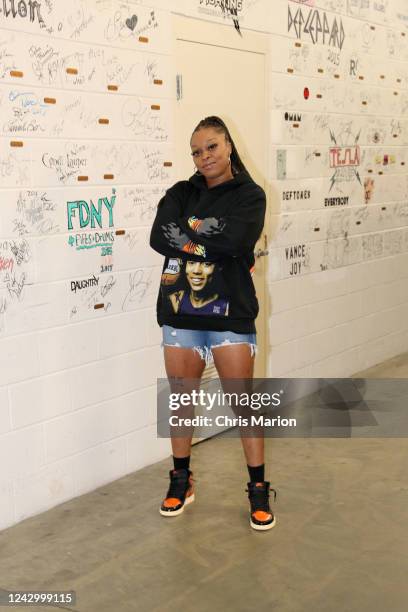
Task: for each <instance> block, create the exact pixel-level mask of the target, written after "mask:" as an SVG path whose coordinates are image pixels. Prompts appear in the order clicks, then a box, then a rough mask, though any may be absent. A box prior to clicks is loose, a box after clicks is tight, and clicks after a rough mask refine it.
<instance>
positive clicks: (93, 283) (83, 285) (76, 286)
mask: <svg viewBox="0 0 408 612" xmlns="http://www.w3.org/2000/svg"><path fill="white" fill-rule="evenodd" d="M98 284H99V278H96V276H95V274H94V275H93V277H92V278H88V279H86V280H82V281H71V291H74V292H75V293H76V292H77V291H79V290H80V289H88V287H97V286H98Z"/></svg>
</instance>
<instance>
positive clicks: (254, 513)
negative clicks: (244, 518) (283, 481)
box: [246, 482, 276, 531]
mask: <svg viewBox="0 0 408 612" xmlns="http://www.w3.org/2000/svg"><path fill="white" fill-rule="evenodd" d="M247 486H248V488H247V489H246V491H247V492H248V498H249V502H250V504H251V514H250V519H249V524H250V525H251V527H253V529H258V530H260V531H263V530H265V529H272V527H275V525H276V517H275V516H274V514H273V512H272V510H271V508H270V506H269V490H271V491H273V492H274V501H275V499H276V491H275V489H270V483H269V482H248V485H247Z"/></svg>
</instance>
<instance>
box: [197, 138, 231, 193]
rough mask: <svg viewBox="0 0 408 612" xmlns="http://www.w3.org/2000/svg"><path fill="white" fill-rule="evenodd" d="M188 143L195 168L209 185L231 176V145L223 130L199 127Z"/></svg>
mask: <svg viewBox="0 0 408 612" xmlns="http://www.w3.org/2000/svg"><path fill="white" fill-rule="evenodd" d="M190 145H191V154H192V156H193V160H194V163H195V165H196V168H197V170H199V172H201V174H203V175H204V176H205V178H206V179H207V183H208V185H209V186H210V185H215V184H218V183H222V182H223V181H226V180H228V179H230V178H231V177H232V171H231V164H230V161H229V157H230V155H231V151H232V147H231V143H229V142H227V140H226V139H225V135H224V133H223V132H217V130H215V129H214V128H201V129H200V130H198V132H195V133H194V134H193V135H192V137H191V141H190Z"/></svg>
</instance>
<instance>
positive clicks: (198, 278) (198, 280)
mask: <svg viewBox="0 0 408 612" xmlns="http://www.w3.org/2000/svg"><path fill="white" fill-rule="evenodd" d="M213 272H214V264H213V263H210V262H209V261H191V260H189V261H187V262H186V277H187V280H188V284H189V285H190V287H191V289H192V290H193V291H201V290H202V289H204V287H205V286H206V285H207V283H208V282H210V281H211V278H212V275H213Z"/></svg>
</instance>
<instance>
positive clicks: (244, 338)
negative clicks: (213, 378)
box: [161, 325, 258, 365]
mask: <svg viewBox="0 0 408 612" xmlns="http://www.w3.org/2000/svg"><path fill="white" fill-rule="evenodd" d="M162 330H163V342H162V343H161V346H162V347H163V346H179V347H183V348H192V349H194V350H195V351H197V353H198V354H199V355H200V357H201V359H203V360H204V361H205V363H206V365H210V363H212V362H213V360H214V356H213V354H212V350H211V349H213V348H216V347H217V346H225V345H228V344H249V346H250V347H251V356H252V355H256V352H257V348H258V347H257V344H256V334H236V333H235V332H232V331H205V330H201V329H178V328H176V327H171V326H170V325H163V327H162Z"/></svg>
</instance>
